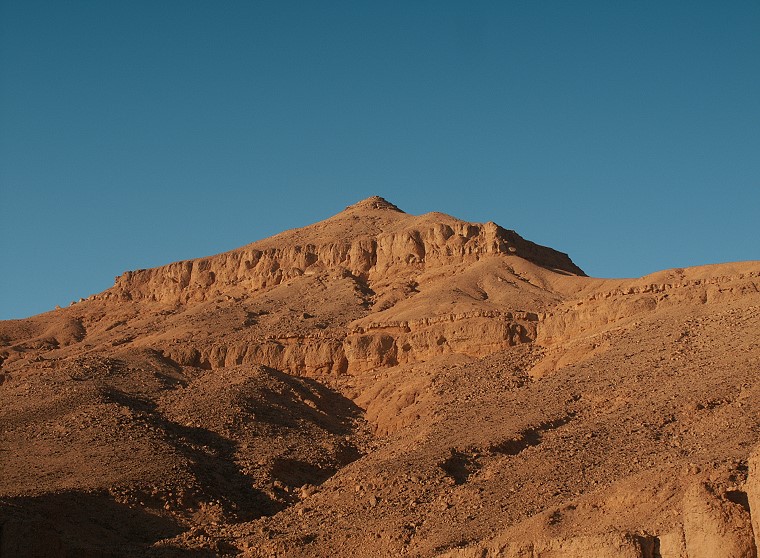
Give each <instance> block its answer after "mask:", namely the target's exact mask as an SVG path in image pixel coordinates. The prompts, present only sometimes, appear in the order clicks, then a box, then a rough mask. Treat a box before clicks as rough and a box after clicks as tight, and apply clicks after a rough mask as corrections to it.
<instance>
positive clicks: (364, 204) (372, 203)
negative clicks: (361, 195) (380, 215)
mask: <svg viewBox="0 0 760 558" xmlns="http://www.w3.org/2000/svg"><path fill="white" fill-rule="evenodd" d="M352 209H354V210H355V209H359V210H364V211H366V210H384V211H398V212H399V213H404V212H403V211H402V210H401V209H399V208H398V207H397V206H395V205H394V204H392V203H391V202H389V201H388V200H386V199H385V198H382V197H380V196H370V197H368V198H367V199H364V200H362V201H360V202H357V203H355V204H353V205H349V206H348V207H347V208H346V210H347V211H348V210H352Z"/></svg>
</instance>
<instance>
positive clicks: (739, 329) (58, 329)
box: [0, 197, 760, 558]
mask: <svg viewBox="0 0 760 558" xmlns="http://www.w3.org/2000/svg"><path fill="white" fill-rule="evenodd" d="M758 331H760V263H758V262H742V263H733V264H721V265H716V266H704V267H697V268H689V269H673V270H666V271H662V272H658V273H655V274H652V275H649V276H646V277H642V278H639V279H595V278H591V277H586V276H585V275H584V274H583V273H582V271H581V270H580V269H578V268H577V267H576V266H575V265H574V264H573V263H572V261H571V260H570V259H569V258H568V257H567V256H566V255H565V254H562V253H560V252H557V251H555V250H552V249H550V248H545V247H542V246H538V245H535V244H533V243H531V242H529V241H527V240H525V239H523V238H521V237H520V236H519V235H517V233H515V232H514V231H509V230H506V229H503V228H501V227H499V226H498V225H495V224H493V223H485V224H478V223H466V222H464V221H460V220H458V219H455V218H453V217H450V216H447V215H443V214H440V213H429V214H426V215H421V216H414V215H408V214H406V213H404V212H403V211H401V210H400V209H399V208H398V207H396V206H395V205H393V204H391V203H389V202H387V201H386V200H383V199H382V198H378V197H373V198H369V199H367V200H364V201H361V202H359V203H357V204H355V205H352V206H350V207H348V208H346V210H345V211H343V212H341V213H339V214H338V215H336V216H334V217H332V218H330V219H327V220H325V221H322V222H320V223H316V224H314V225H310V226H307V227H304V228H301V229H294V230H290V231H285V232H283V233H281V234H279V235H276V236H274V237H272V238H269V239H264V240H261V241H257V242H255V243H253V244H250V245H248V246H245V247H243V248H240V249H237V250H233V251H231V252H228V253H225V254H220V255H217V256H211V257H207V258H200V259H197V260H191V261H185V262H177V263H173V264H170V265H167V266H163V267H160V268H156V269H151V270H139V271H134V272H128V273H125V274H124V275H122V276H120V277H119V278H117V281H116V284H115V285H114V287H113V288H111V289H108V290H107V291H105V292H104V293H101V294H99V295H96V296H94V297H91V298H90V299H88V300H84V301H80V302H78V303H75V304H73V305H72V306H70V307H67V308H63V309H60V308H59V309H56V310H55V311H51V312H49V313H46V314H42V315H39V316H33V317H31V318H28V319H25V320H11V321H7V322H0V450H6V449H7V450H8V451H0V455H1V456H2V457H0V469H1V470H2V472H1V474H0V555H1V556H5V555H6V554H7V555H9V556H159V557H168V556H185V555H188V556H243V557H249V558H253V557H257V558H258V557H260V558H265V557H266V558H271V557H281V556H288V557H289V558H307V557H309V558H311V557H314V556H358V557H364V556H367V557H375V556H379V557H385V556H416V557H421V558H433V557H438V556H447V557H450V558H453V557H455V556H458V557H465V556H472V557H478V558H487V557H491V558H495V557H510V558H518V557H519V558H538V557H541V558H559V557H562V558H564V557H568V558H570V557H573V558H575V557H579V558H583V557H592V556H593V557H595V558H596V557H600V556H601V557H631V558H633V557H636V558H697V557H704V556H716V557H717V556H720V557H723V556H729V557H736V558H740V557H741V558H744V557H747V558H750V557H756V555H757V540H756V536H757V533H760V526H759V525H758V517H759V516H760V514H759V513H758V511H757V510H758V509H760V488H758V487H759V486H760V484H758V471H760V459H758V457H757V453H753V448H755V447H757V446H758V443H760V439H758V432H760V383H758V382H757V381H756V380H757V365H758V362H760V360H758V359H760V346H759V345H758V335H757V332H758Z"/></svg>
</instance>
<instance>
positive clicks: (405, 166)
mask: <svg viewBox="0 0 760 558" xmlns="http://www.w3.org/2000/svg"><path fill="white" fill-rule="evenodd" d="M374 194H377V195H381V196H383V197H385V198H387V199H388V200H390V201H392V202H393V203H395V204H396V205H398V206H399V207H401V208H402V209H404V210H405V211H407V212H409V213H425V212H428V211H434V210H435V211H442V212H445V213H449V214H452V215H455V216H457V217H460V218H463V219H467V220H472V221H490V220H492V221H496V222H497V223H499V224H500V225H502V226H504V227H506V228H511V229H515V230H517V231H518V232H519V233H520V234H521V235H523V236H524V237H526V238H528V239H531V240H533V241H536V242H539V243H541V244H546V245H549V246H552V247H553V248H556V249H558V250H562V251H563V252H568V253H569V254H570V256H571V257H572V258H573V260H574V261H575V262H576V263H577V264H578V265H580V266H581V267H582V268H583V269H584V270H585V271H586V272H587V273H589V274H591V275H596V276H603V277H636V276H641V275H644V274H647V273H650V272H653V271H656V270H659V269H665V268H671V267H683V266H691V265H699V264H707V263H717V262H724V261H734V260H749V259H760V242H759V241H760V2H758V1H757V0H748V1H742V0H731V1H728V2H723V1H717V0H716V1H713V2H701V1H697V0H691V1H667V0H666V1H663V0H657V1H651V2H650V1H635V2H634V1H628V2H626V1H620V2H610V1H609V0H603V1H598V2H591V1H588V2H587V1H582V0H579V1H574V2H568V1H566V0H557V1H551V0H546V1H498V2H485V1H484V2H478V1H465V0H462V1H460V2H450V1H441V0H439V1H430V2H422V1H414V0H406V1H399V2H393V1H385V0H384V1H372V2H370V1H358V0H351V1H345V2H338V1H323V2H317V1H313V0H305V1H302V2H289V1H285V0H276V1H254V0H246V1H230V0H225V1H223V2H217V1H212V0H207V1H198V0H177V1H168V0H165V1H157V0H150V1H138V0H130V1H126V2H124V1H122V2H116V1H108V0H103V1H94V0H93V1H86V2H85V1H67V2H61V1H59V0H54V1H47V2H39V1H36V0H13V1H11V0H0V208H2V215H1V217H0V250H1V253H2V264H0V318H13V317H24V316H28V315H31V314H36V313H39V312H43V311H47V310H50V309H52V308H53V306H54V305H56V304H60V305H62V306H63V305H66V304H68V303H69V301H71V300H73V299H78V298H79V297H87V296H89V295H90V294H93V293H96V292H100V291H102V290H104V289H106V288H108V287H109V286H111V285H112V284H113V278H114V276H115V275H118V274H120V273H122V272H123V271H125V270H128V269H137V268H144V267H153V266H158V265H162V264H165V263H168V262H171V261H175V260H180V259H187V258H193V257H201V256H205V255H209V254H214V253H218V252H221V251H225V250H229V249H232V248H236V247H238V246H241V245H244V244H247V243H249V242H252V241H254V240H257V239H260V238H264V237H267V236H270V235H272V234H274V233H277V232H279V231H281V230H283V229H287V228H293V227H297V226H302V225H306V224H309V223H311V222H315V221H318V220H321V219H324V218H326V217H328V216H330V215H332V214H334V213H337V212H339V211H341V210H342V209H343V208H344V207H345V206H347V205H349V204H352V203H354V202H356V201H358V200H360V199H362V198H365V197H368V196H370V195H374Z"/></svg>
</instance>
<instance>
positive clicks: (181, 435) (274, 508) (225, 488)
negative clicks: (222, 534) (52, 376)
mask: <svg viewBox="0 0 760 558" xmlns="http://www.w3.org/2000/svg"><path fill="white" fill-rule="evenodd" d="M104 396H105V398H106V399H107V400H109V401H112V402H114V403H118V404H119V405H122V406H124V407H127V408H129V409H131V410H132V411H133V412H136V413H140V414H141V415H142V417H144V419H145V420H147V422H148V423H149V424H150V425H151V426H153V427H155V428H158V429H160V430H161V431H162V432H163V433H164V435H165V436H166V437H167V441H168V442H169V443H170V444H171V445H172V447H174V448H175V449H176V450H177V451H178V452H179V453H180V454H182V455H183V456H184V457H185V458H186V459H187V460H188V462H189V463H190V468H191V472H192V473H193V475H194V476H195V478H196V479H197V481H198V482H199V483H200V484H201V487H200V488H199V489H200V490H201V491H202V492H201V493H199V494H195V497H196V499H197V500H198V501H212V500H216V501H218V502H219V503H220V504H221V506H222V508H223V510H224V513H225V516H226V517H227V518H228V520H231V521H252V520H254V519H258V518H259V517H262V516H268V515H273V514H275V513H277V512H278V511H280V510H281V509H282V504H280V503H278V502H276V501H273V500H272V499H271V498H270V497H269V496H267V495H266V494H265V493H264V492H262V491H260V490H256V489H255V488H253V487H252V479H251V478H250V477H248V476H246V475H245V474H243V473H242V472H241V471H240V469H239V468H238V467H237V465H236V464H235V461H234V454H235V449H236V444H235V442H234V441H232V440H229V439H227V438H225V437H223V436H220V435H219V434H217V433H216V432H213V431H211V430H207V429H205V428H198V427H190V426H185V425H183V424H179V423H176V422H174V421H171V420H169V419H167V418H166V417H164V416H163V414H162V413H161V412H160V411H159V410H158V409H157V408H156V405H155V403H153V402H152V401H146V400H145V399H141V398H139V397H135V396H133V395H130V394H127V393H124V392H122V391H119V390H116V389H114V388H108V389H106V390H105V392H104ZM155 505H156V506H157V507H160V506H161V505H162V503H161V502H156V503H155Z"/></svg>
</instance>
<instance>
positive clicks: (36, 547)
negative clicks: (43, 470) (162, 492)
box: [0, 491, 200, 558]
mask: <svg viewBox="0 0 760 558" xmlns="http://www.w3.org/2000/svg"><path fill="white" fill-rule="evenodd" d="M184 530H185V528H184V527H182V526H181V525H180V524H179V523H177V522H176V521H174V520H173V519H171V518H168V517H165V516H159V515H157V514H153V513H150V512H148V511H146V510H143V509H134V508H130V507H129V506H126V505H124V504H120V503H118V502H115V501H114V500H113V499H112V498H111V497H110V496H109V495H108V494H107V493H103V492H98V493H85V492H77V491H67V492H60V493H56V494H44V495H40V496H24V497H13V498H3V499H0V557H2V558H6V557H8V558H10V557H13V558H39V557H46V558H48V557H50V558H58V557H67V558H68V557H71V556H88V557H90V556H91V557H96V558H100V557H103V558H112V557H113V558H116V557H119V558H120V557H124V556H130V557H131V556H145V554H146V552H147V551H148V549H149V548H150V546H151V545H152V544H153V543H155V542H156V541H158V540H161V539H164V538H168V537H174V536H176V535H178V534H180V533H182V532H183V531H184ZM184 555H185V556H191V557H192V556H196V554H194V553H192V552H188V553H186V554H184ZM198 556H200V555H198Z"/></svg>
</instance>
